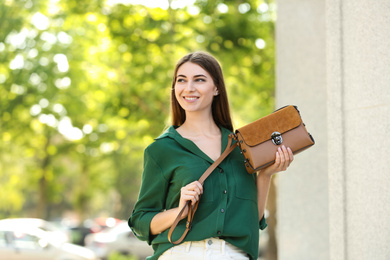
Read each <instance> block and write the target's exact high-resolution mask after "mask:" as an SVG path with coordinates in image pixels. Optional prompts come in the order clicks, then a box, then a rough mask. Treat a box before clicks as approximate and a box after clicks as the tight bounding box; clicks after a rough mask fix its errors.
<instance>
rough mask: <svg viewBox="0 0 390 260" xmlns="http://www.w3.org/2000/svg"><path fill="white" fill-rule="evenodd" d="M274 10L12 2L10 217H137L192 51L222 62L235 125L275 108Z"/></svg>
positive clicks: (0, 113) (263, 5) (4, 212)
mask: <svg viewBox="0 0 390 260" xmlns="http://www.w3.org/2000/svg"><path fill="white" fill-rule="evenodd" d="M274 8H275V7H274V4H273V2H265V1H262V0H248V1H232V0H231V1H216V0H208V1H206V0H198V1H196V2H195V4H194V5H193V6H191V7H185V8H173V7H172V8H168V9H166V10H164V9H161V8H148V7H145V6H142V5H123V4H116V5H112V6H109V5H107V4H105V2H104V1H103V0H93V1H86V0H83V1H75V0H66V1H49V0H4V1H2V2H1V3H0V181H1V189H0V201H1V203H0V217H9V216H20V215H25V216H27V215H29V216H37V217H43V218H54V217H59V216H60V215H61V214H62V213H64V212H66V211H76V212H77V213H78V214H79V216H80V218H81V219H84V218H87V217H93V216H97V215H99V214H103V215H104V214H105V215H110V216H115V217H118V218H122V219H125V218H127V217H128V215H129V214H130V212H131V208H132V206H133V204H134V202H135V200H136V198H137V193H138V187H139V183H140V177H141V172H142V157H143V150H144V148H145V147H146V146H147V145H148V144H150V143H151V142H152V141H153V138H154V137H156V136H158V135H159V134H160V133H161V132H162V131H163V129H164V128H165V126H166V125H167V124H169V96H170V85H171V80H172V76H173V75H172V73H173V68H174V65H175V63H176V62H177V60H178V59H179V58H180V57H182V56H183V55H184V54H186V53H188V52H191V51H195V50H205V51H208V52H210V53H212V54H213V55H215V56H216V57H217V58H218V60H219V61H220V62H221V65H222V67H223V70H224V75H225V79H226V84H227V88H228V92H229V96H230V103H231V106H232V111H233V116H234V122H235V126H236V127H239V126H241V125H242V124H244V123H248V122H251V121H253V120H255V119H256V118H258V117H259V116H261V115H264V114H266V113H269V112H270V111H272V109H273V103H274V78H275V77H274V19H275V17H274V16H275V10H274Z"/></svg>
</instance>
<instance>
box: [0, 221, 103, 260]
mask: <svg viewBox="0 0 390 260" xmlns="http://www.w3.org/2000/svg"><path fill="white" fill-rule="evenodd" d="M0 259H7V260H38V259H39V260H96V259H98V258H97V257H96V255H95V254H94V252H92V251H91V250H89V249H87V248H84V247H81V246H77V245H74V244H69V243H64V242H59V241H55V240H53V238H52V236H50V234H48V233H46V232H45V231H43V230H41V229H39V228H37V227H32V226H26V225H12V224H9V223H1V222H0Z"/></svg>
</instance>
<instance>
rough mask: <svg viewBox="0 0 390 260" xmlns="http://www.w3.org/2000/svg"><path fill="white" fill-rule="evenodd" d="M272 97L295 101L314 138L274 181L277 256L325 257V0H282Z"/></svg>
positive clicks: (279, 102)
mask: <svg viewBox="0 0 390 260" xmlns="http://www.w3.org/2000/svg"><path fill="white" fill-rule="evenodd" d="M277 6H278V18H277V24H276V43H277V45H276V46H277V50H276V64H277V67H276V81H277V87H276V103H277V106H278V107H280V106H283V105H286V104H293V105H297V106H298V108H299V110H300V111H301V116H302V118H303V121H304V123H305V124H306V126H307V129H308V131H309V132H311V133H312V135H313V137H314V139H315V141H316V144H315V146H313V147H312V148H310V149H309V150H307V151H305V152H303V153H301V154H298V155H297V156H296V157H295V161H294V163H293V164H292V165H291V167H290V169H289V170H288V171H287V172H285V173H281V174H279V176H277V178H278V179H277V181H278V209H277V212H278V216H277V217H278V219H277V221H278V223H277V226H278V228H277V230H278V232H277V234H278V247H279V250H278V257H279V259H283V260H286V259H291V260H295V259H300V260H302V259H308V260H309V259H313V260H327V259H329V254H328V252H329V250H328V248H329V245H328V241H329V234H328V185H327V183H328V176H327V172H328V168H327V154H328V153H327V132H326V129H327V101H326V95H327V93H326V53H325V49H326V30H325V2H324V1H323V0H321V1H319V0H305V1H302V0H280V1H278V2H277Z"/></svg>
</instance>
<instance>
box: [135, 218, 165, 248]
mask: <svg viewBox="0 0 390 260" xmlns="http://www.w3.org/2000/svg"><path fill="white" fill-rule="evenodd" d="M158 213H159V212H148V213H146V214H145V215H144V216H143V217H142V220H141V221H139V222H138V223H137V224H138V225H137V224H135V223H132V218H131V217H130V219H129V221H128V224H129V226H130V228H131V230H132V231H133V234H134V235H135V236H136V237H137V238H138V239H140V240H143V241H146V242H148V244H149V245H151V243H152V240H153V239H154V238H155V236H154V235H152V234H150V222H151V221H152V219H153V217H154V216H155V215H157V214H158ZM140 222H141V223H142V224H141V223H140ZM136 227H137V228H136Z"/></svg>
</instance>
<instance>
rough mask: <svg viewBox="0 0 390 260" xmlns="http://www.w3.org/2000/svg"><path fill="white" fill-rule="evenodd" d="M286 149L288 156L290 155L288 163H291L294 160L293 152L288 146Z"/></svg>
mask: <svg viewBox="0 0 390 260" xmlns="http://www.w3.org/2000/svg"><path fill="white" fill-rule="evenodd" d="M287 151H288V156H289V157H290V163H291V162H292V161H294V154H293V152H292V150H291V148H290V147H288V148H287Z"/></svg>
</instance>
